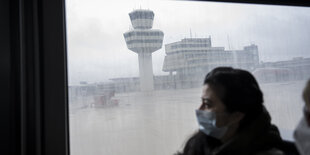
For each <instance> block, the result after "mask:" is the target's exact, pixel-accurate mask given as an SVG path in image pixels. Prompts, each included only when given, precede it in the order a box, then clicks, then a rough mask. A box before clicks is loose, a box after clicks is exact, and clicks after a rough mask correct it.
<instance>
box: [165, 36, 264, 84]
mask: <svg viewBox="0 0 310 155" xmlns="http://www.w3.org/2000/svg"><path fill="white" fill-rule="evenodd" d="M165 51H166V56H165V59H164V65H163V71H164V72H169V73H170V76H171V78H173V80H175V83H176V88H179V87H182V88H183V87H185V88H187V87H193V86H197V85H201V77H203V76H205V74H206V73H208V72H209V71H211V70H212V69H213V68H216V67H218V66H231V67H236V68H242V69H245V70H249V71H252V70H254V69H255V68H256V67H257V66H258V64H259V56H258V47H257V45H254V44H252V45H250V46H245V47H244V48H243V49H242V50H225V48H224V47H213V46H212V42H211V37H209V38H185V39H182V40H181V41H178V42H174V43H170V44H166V45H165Z"/></svg>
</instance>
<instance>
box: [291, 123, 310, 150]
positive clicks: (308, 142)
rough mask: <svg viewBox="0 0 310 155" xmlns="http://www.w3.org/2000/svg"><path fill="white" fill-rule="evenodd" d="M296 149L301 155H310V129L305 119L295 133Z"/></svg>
mask: <svg viewBox="0 0 310 155" xmlns="http://www.w3.org/2000/svg"><path fill="white" fill-rule="evenodd" d="M294 139H295V143H296V147H297V149H298V151H299V153H300V154H301V155H310V127H309V126H308V124H307V122H306V119H305V118H304V117H303V118H302V120H301V121H300V122H299V124H298V126H297V128H296V129H295V131H294Z"/></svg>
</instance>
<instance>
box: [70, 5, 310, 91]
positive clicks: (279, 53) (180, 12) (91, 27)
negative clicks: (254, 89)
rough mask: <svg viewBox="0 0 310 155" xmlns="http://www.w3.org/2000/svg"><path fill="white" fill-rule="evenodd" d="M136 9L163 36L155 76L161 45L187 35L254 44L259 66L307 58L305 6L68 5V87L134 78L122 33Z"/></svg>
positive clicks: (309, 15) (158, 68)
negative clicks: (143, 12) (145, 13)
mask: <svg viewBox="0 0 310 155" xmlns="http://www.w3.org/2000/svg"><path fill="white" fill-rule="evenodd" d="M140 8H142V9H150V10H152V11H153V12H154V14H155V17H154V24H153V29H160V30H162V31H163V32H164V41H163V47H162V48H161V49H160V50H158V51H156V52H154V53H153V73H154V75H165V74H168V73H165V72H163V71H162V66H163V61H164V56H165V49H164V45H165V44H168V43H172V42H177V41H180V40H181V39H183V38H189V37H190V31H191V34H192V37H193V38H195V37H200V38H201V37H209V36H211V38H212V46H214V47H225V49H226V50H228V49H233V50H237V49H242V48H243V46H247V45H250V44H252V43H254V44H256V45H258V50H259V57H260V61H264V62H266V61H268V62H272V61H281V60H289V59H292V58H293V57H310V52H308V49H310V44H309V43H308V42H309V41H310V36H309V34H310V29H309V28H308V27H309V26H310V9H309V8H305V7H289V6H271V5H251V4H237V3H218V2H194V1H141V0H135V1H121V0H118V1H110V2H106V1H100V0H92V1H86V0H75V1H72V0H68V1H66V10H67V41H68V75H69V85H72V84H77V83H79V81H88V82H100V81H107V80H108V79H111V78H118V77H137V76H138V75H139V68H138V56H137V54H136V53H134V52H132V51H130V50H129V49H127V46H126V43H125V40H124V37H123V33H125V32H126V31H128V30H129V29H130V27H131V22H130V19H129V16H128V13H130V12H131V11H133V10H134V9H140ZM228 38H229V39H228ZM228 40H229V41H228ZM228 42H229V43H228ZM229 47H230V48H229Z"/></svg>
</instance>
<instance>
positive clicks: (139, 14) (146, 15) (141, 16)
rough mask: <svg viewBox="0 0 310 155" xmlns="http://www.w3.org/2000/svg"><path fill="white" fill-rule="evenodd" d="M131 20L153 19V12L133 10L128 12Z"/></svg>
mask: <svg viewBox="0 0 310 155" xmlns="http://www.w3.org/2000/svg"><path fill="white" fill-rule="evenodd" d="M129 16H130V19H131V20H135V19H154V13H153V12H134V13H131V14H129Z"/></svg>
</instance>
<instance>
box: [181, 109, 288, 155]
mask: <svg viewBox="0 0 310 155" xmlns="http://www.w3.org/2000/svg"><path fill="white" fill-rule="evenodd" d="M282 143H283V141H282V139H281V137H280V134H279V130H278V128H277V127H276V126H274V125H272V124H271V117H270V115H269V113H268V112H267V111H266V110H264V111H263V112H262V113H261V114H260V115H259V116H258V117H257V118H256V119H255V120H254V121H252V122H251V123H250V124H249V125H247V126H244V127H243V129H242V130H240V131H239V132H238V133H237V134H236V135H235V136H234V137H233V138H232V139H230V140H229V141H227V142H226V143H224V144H223V143H221V142H220V141H219V140H217V139H214V138H212V137H209V136H207V135H205V134H204V133H202V132H200V131H199V132H197V133H196V134H195V135H193V136H192V137H191V138H190V139H189V140H188V141H187V143H186V144H185V147H184V150H183V153H179V154H178V155H283V154H284V153H283V152H282V151H281V150H280V149H278V148H281V146H282Z"/></svg>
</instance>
